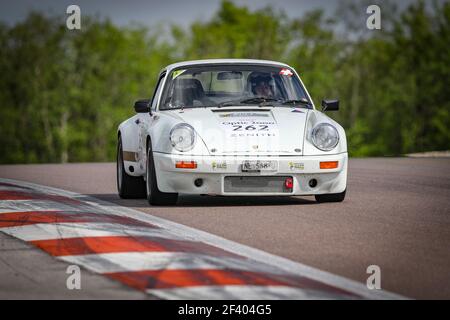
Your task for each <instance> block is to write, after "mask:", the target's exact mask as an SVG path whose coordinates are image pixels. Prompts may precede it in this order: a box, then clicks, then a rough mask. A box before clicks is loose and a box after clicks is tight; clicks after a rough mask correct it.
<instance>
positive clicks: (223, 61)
mask: <svg viewBox="0 0 450 320" xmlns="http://www.w3.org/2000/svg"><path fill="white" fill-rule="evenodd" d="M205 64H261V65H272V66H273V65H275V66H280V67H288V68H291V67H290V66H289V65H287V64H285V63H282V62H278V61H271V60H257V59H205V60H191V61H181V62H177V63H173V64H170V65H168V66H167V67H165V68H164V69H162V70H161V72H164V71H167V72H170V71H172V70H173V69H176V68H180V67H184V66H194V65H205Z"/></svg>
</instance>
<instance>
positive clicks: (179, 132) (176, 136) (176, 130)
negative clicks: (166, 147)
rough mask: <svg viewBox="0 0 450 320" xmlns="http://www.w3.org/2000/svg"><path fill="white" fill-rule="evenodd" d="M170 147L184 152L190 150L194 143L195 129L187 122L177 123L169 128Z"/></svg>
mask: <svg viewBox="0 0 450 320" xmlns="http://www.w3.org/2000/svg"><path fill="white" fill-rule="evenodd" d="M170 142H171V143H172V147H174V148H175V149H177V150H178V151H181V152H184V151H189V150H191V149H192V148H193V147H194V145H195V131H194V128H192V127H191V126H190V125H188V124H187V123H179V124H177V125H175V126H174V127H173V128H172V130H170Z"/></svg>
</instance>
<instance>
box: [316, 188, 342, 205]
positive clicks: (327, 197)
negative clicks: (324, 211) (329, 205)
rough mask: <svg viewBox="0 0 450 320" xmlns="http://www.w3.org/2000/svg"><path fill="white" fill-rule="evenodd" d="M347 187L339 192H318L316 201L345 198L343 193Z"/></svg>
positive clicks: (336, 200) (340, 200) (332, 200)
mask: <svg viewBox="0 0 450 320" xmlns="http://www.w3.org/2000/svg"><path fill="white" fill-rule="evenodd" d="M346 191H347V189H345V190H344V191H343V192H340V193H329V194H318V195H316V196H315V197H316V201H317V202H319V203H322V202H342V201H344V199H345V193H346Z"/></svg>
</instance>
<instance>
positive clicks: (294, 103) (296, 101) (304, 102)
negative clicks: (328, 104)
mask: <svg viewBox="0 0 450 320" xmlns="http://www.w3.org/2000/svg"><path fill="white" fill-rule="evenodd" d="M281 104H284V105H286V104H293V105H296V104H303V105H306V106H310V105H311V103H309V101H308V100H306V99H300V100H285V101H283V102H282V103H281Z"/></svg>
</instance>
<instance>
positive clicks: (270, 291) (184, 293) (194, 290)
mask: <svg viewBox="0 0 450 320" xmlns="http://www.w3.org/2000/svg"><path fill="white" fill-rule="evenodd" d="M146 292H147V293H149V294H151V295H154V296H156V297H158V298H161V299H170V300H189V299H192V297H196V299H199V300H211V299H216V300H218V299H222V300H240V299H241V300H277V299H282V300H297V299H298V300H300V299H301V300H307V299H310V300H317V299H342V298H346V299H351V297H343V296H342V295H334V294H332V293H326V292H322V291H315V290H306V289H298V288H292V287H285V286H248V285H245V286H240V285H230V286H196V287H179V288H170V289H147V290H146ZM261 304H263V303H261Z"/></svg>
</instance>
